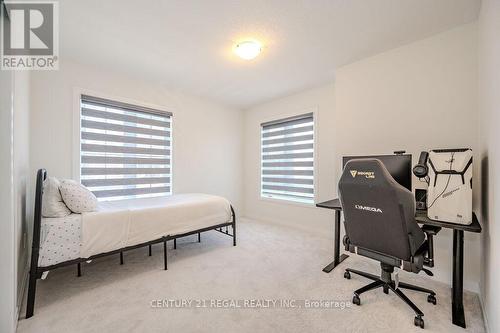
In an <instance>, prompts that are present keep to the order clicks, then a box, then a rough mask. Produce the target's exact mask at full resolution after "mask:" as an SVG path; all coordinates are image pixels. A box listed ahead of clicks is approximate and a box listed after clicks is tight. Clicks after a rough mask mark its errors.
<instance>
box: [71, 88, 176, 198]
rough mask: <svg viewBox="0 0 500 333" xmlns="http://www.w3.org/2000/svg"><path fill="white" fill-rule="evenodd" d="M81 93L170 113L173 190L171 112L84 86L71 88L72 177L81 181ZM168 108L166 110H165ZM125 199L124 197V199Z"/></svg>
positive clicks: (162, 107)
mask: <svg viewBox="0 0 500 333" xmlns="http://www.w3.org/2000/svg"><path fill="white" fill-rule="evenodd" d="M82 95H89V96H93V97H97V98H103V99H108V100H111V101H116V102H120V103H126V104H131V105H135V106H138V107H145V108H151V109H155V110H156V111H163V112H165V113H169V114H170V194H168V195H166V197H168V196H170V195H173V194H174V193H175V192H174V139H173V137H174V121H173V112H172V111H169V109H168V108H167V107H165V106H161V105H155V104H151V103H147V102H144V101H137V100H133V99H129V98H125V97H120V96H115V95H109V94H104V93H102V92H96V91H93V90H89V89H84V88H73V158H72V179H74V180H75V181H77V182H79V183H81V130H82V129H81V98H82ZM167 110H168V111H167ZM124 200H126V199H124Z"/></svg>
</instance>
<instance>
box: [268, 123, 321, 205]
mask: <svg viewBox="0 0 500 333" xmlns="http://www.w3.org/2000/svg"><path fill="white" fill-rule="evenodd" d="M261 127H262V130H261V132H262V135H261V140H262V150H261V154H262V158H261V163H262V164H261V196H262V197H267V198H277V199H284V200H292V201H296V202H302V203H314V119H313V114H312V113H308V114H304V115H300V116H296V117H291V118H286V119H281V120H277V121H272V122H268V123H264V124H262V125H261Z"/></svg>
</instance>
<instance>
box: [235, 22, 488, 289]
mask: <svg viewBox="0 0 500 333" xmlns="http://www.w3.org/2000/svg"><path fill="white" fill-rule="evenodd" d="M476 102H477V57H476V26H475V25H474V24H470V25H465V26H462V27H459V28H456V29H454V30H451V31H448V32H445V33H442V34H439V35H436V36H433V37H431V38H428V39H425V40H422V41H418V42H415V43H412V44H409V45H406V46H403V47H400V48H397V49H394V50H390V51H388V52H385V53H382V54H379V55H376V56H373V57H370V58H367V59H364V60H361V61H359V62H356V63H353V64H350V65H347V66H344V67H342V68H339V69H337V71H336V81H335V86H333V85H327V86H324V87H320V88H316V89H312V90H310V91H307V92H303V93H300V94H297V95H294V96H290V97H287V98H283V99H280V100H277V101H273V102H270V103H266V104H264V105H261V106H257V107H254V108H251V109H249V110H246V111H245V140H244V143H245V163H244V167H245V169H244V172H245V176H244V179H245V181H244V184H245V188H244V198H245V208H244V212H245V214H246V216H248V217H251V218H258V219H261V220H267V221H276V222H281V223H286V224H289V225H293V226H299V227H303V228H307V229H309V230H311V229H315V231H317V232H319V233H322V234H325V235H327V236H328V237H332V235H331V234H332V223H333V222H332V221H333V213H332V212H330V211H326V210H324V209H319V208H318V209H316V208H305V207H301V206H297V205H286V204H282V203H278V202H268V201H265V200H260V199H259V185H260V183H259V177H260V173H259V172H260V169H259V162H260V157H259V149H260V136H259V130H260V128H259V124H260V123H261V122H263V121H266V120H269V119H273V117H279V115H281V114H287V113H290V112H300V111H301V110H302V109H304V108H308V107H314V106H317V107H318V110H319V117H318V119H317V121H318V128H317V137H316V149H317V153H318V156H317V161H316V177H317V184H318V188H317V189H316V193H317V197H316V202H320V201H322V200H327V199H329V198H333V197H336V187H337V181H338V179H339V177H340V171H341V157H342V156H343V155H351V154H380V153H392V152H393V151H394V150H400V149H404V150H406V151H407V152H409V153H412V154H414V163H415V162H416V160H417V158H418V154H419V153H420V151H422V150H428V149H432V148H443V147H462V146H465V147H471V148H472V149H474V151H476V148H477V135H478V133H477V112H476V111H477V105H476ZM414 184H415V187H423V186H420V184H418V183H417V180H414ZM476 206H477V205H476ZM451 236H452V233H451V231H449V230H443V231H442V232H441V234H440V235H439V237H437V241H436V256H437V258H436V260H437V266H436V267H435V269H434V272H435V279H438V280H441V281H444V282H446V283H450V281H451V271H452V268H451V258H452V255H451V242H452V237H451ZM479 238H480V236H478V235H471V234H468V235H467V236H466V244H465V246H466V251H465V252H466V257H465V287H466V288H468V289H472V290H478V285H477V283H478V281H479V261H478V260H477V258H479V255H480V253H479V248H480V246H479V243H480V240H479Z"/></svg>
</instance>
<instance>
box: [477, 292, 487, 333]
mask: <svg viewBox="0 0 500 333" xmlns="http://www.w3.org/2000/svg"><path fill="white" fill-rule="evenodd" d="M478 295H479V304H480V306H481V312H482V313H483V321H484V327H485V329H486V333H489V332H490V325H489V324H488V315H487V313H486V308H485V307H484V299H483V293H481V291H479V293H478Z"/></svg>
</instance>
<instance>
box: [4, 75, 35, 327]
mask: <svg viewBox="0 0 500 333" xmlns="http://www.w3.org/2000/svg"><path fill="white" fill-rule="evenodd" d="M29 78H30V75H29V72H20V71H19V72H9V71H0V174H1V175H2V177H0V198H2V200H0V253H2V255H1V256H0V257H1V259H0V286H1V288H0V331H1V332H14V330H15V325H16V319H17V315H18V311H19V307H20V305H21V302H22V295H23V285H24V281H25V280H26V276H27V270H26V268H27V267H26V262H27V261H26V259H27V257H28V248H27V247H26V246H25V243H24V242H23V238H24V234H25V232H26V230H27V229H26V227H27V219H28V217H27V215H29V209H27V208H26V207H27V199H26V186H27V183H28V181H27V177H28V172H27V171H28V156H29V155H28V153H29V140H28V137H29V130H28V129H29V116H28V115H29V86H30V79H29Z"/></svg>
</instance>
